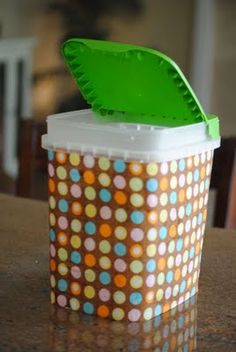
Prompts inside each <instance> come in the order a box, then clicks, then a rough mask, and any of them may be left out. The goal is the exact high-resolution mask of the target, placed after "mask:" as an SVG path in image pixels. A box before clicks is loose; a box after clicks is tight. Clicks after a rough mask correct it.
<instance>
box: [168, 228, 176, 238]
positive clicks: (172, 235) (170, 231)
mask: <svg viewBox="0 0 236 352" xmlns="http://www.w3.org/2000/svg"><path fill="white" fill-rule="evenodd" d="M176 234H177V231H176V226H175V225H171V226H170V228H169V235H170V237H171V238H174V237H175V236H176Z"/></svg>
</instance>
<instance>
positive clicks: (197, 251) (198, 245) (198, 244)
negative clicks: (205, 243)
mask: <svg viewBox="0 0 236 352" xmlns="http://www.w3.org/2000/svg"><path fill="white" fill-rule="evenodd" d="M199 251H200V243H199V242H198V243H197V244H196V249H195V254H196V255H198V254H199Z"/></svg>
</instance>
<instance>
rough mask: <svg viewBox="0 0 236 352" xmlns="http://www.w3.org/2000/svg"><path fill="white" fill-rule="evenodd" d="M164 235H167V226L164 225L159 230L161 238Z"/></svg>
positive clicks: (163, 237)
mask: <svg viewBox="0 0 236 352" xmlns="http://www.w3.org/2000/svg"><path fill="white" fill-rule="evenodd" d="M166 236H167V228H166V227H165V226H161V227H160V231H159V237H160V239H161V240H164V239H165V238H166Z"/></svg>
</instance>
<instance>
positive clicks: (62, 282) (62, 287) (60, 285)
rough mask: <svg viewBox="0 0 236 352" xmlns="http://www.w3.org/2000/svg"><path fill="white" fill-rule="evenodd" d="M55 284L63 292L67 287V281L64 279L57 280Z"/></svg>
mask: <svg viewBox="0 0 236 352" xmlns="http://www.w3.org/2000/svg"><path fill="white" fill-rule="evenodd" d="M57 286H58V289H59V291H62V292H65V291H66V290H67V288H68V284H67V281H66V280H64V279H60V280H58V282H57Z"/></svg>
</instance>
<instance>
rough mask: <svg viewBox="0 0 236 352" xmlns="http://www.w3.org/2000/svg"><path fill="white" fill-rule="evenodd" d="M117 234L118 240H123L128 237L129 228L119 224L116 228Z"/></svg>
mask: <svg viewBox="0 0 236 352" xmlns="http://www.w3.org/2000/svg"><path fill="white" fill-rule="evenodd" d="M115 236H116V238H117V239H118V240H120V241H123V240H124V239H125V238H126V237H127V230H126V228H125V227H123V226H117V227H116V228H115Z"/></svg>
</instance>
